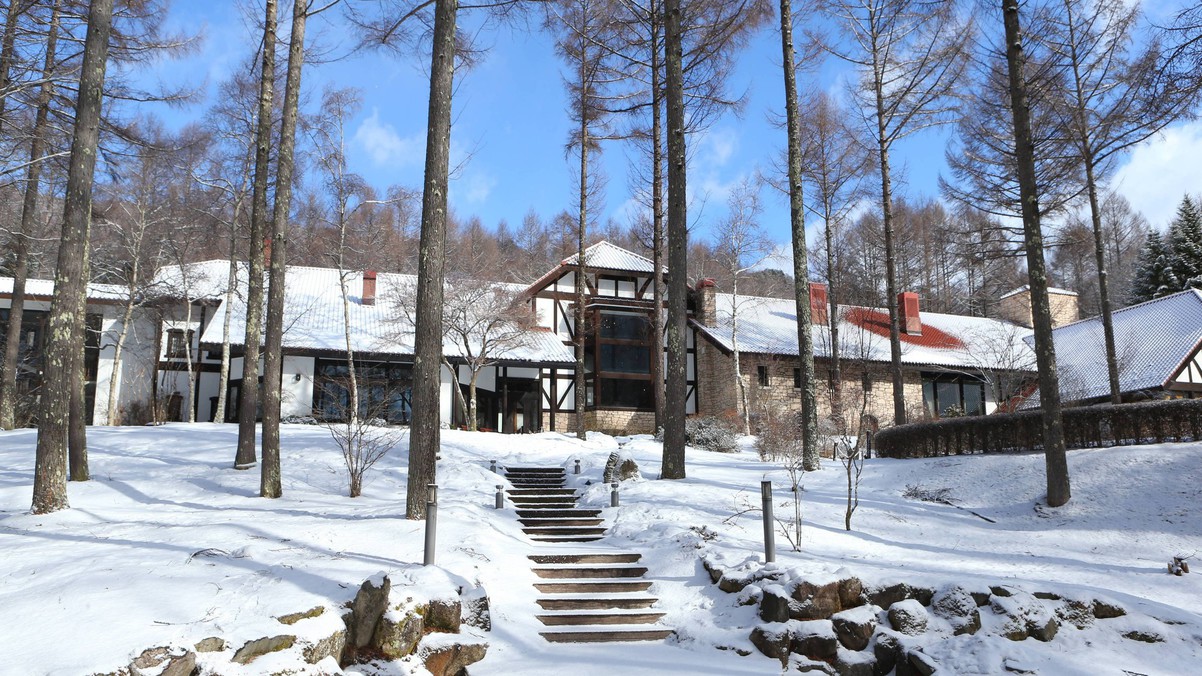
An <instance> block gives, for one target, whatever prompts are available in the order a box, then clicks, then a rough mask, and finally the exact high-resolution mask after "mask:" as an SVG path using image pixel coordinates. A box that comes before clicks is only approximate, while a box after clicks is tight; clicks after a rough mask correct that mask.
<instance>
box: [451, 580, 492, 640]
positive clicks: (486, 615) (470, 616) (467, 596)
mask: <svg viewBox="0 0 1202 676" xmlns="http://www.w3.org/2000/svg"><path fill="white" fill-rule="evenodd" d="M459 598H460V600H461V601H462V602H463V623H464V624H466V625H468V626H469V627H475V628H477V629H482V630H484V631H492V612H491V611H490V610H489V605H488V594H487V593H485V591H484V587H476V588H475V589H471V590H468V591H466V592H464V593H463V594H460V597H459Z"/></svg>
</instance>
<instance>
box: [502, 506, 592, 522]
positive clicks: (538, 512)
mask: <svg viewBox="0 0 1202 676" xmlns="http://www.w3.org/2000/svg"><path fill="white" fill-rule="evenodd" d="M517 514H518V518H519V519H589V518H592V517H595V516H600V515H601V510H599V509H556V508H554V507H537V508H533V509H532V508H519V509H518V510H517Z"/></svg>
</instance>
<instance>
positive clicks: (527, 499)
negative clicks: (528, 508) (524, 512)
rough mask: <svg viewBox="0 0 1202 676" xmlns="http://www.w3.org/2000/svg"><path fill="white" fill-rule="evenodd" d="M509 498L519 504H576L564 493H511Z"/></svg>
mask: <svg viewBox="0 0 1202 676" xmlns="http://www.w3.org/2000/svg"><path fill="white" fill-rule="evenodd" d="M509 498H510V499H511V500H513V501H514V502H515V503H517V504H519V505H546V504H554V505H560V504H567V505H572V506H573V507H574V506H575V505H576V501H575V500H572V499H571V496H564V495H511V496H509Z"/></svg>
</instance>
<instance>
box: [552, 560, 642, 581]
mask: <svg viewBox="0 0 1202 676" xmlns="http://www.w3.org/2000/svg"><path fill="white" fill-rule="evenodd" d="M533 571H534V574H535V575H537V576H539V577H541V578H544V579H556V580H560V579H566V580H584V579H598V578H599V579H617V578H626V577H642V576H643V575H644V574H646V572H647V568H646V566H635V565H614V566H596V565H591V564H584V565H564V566H556V567H554V568H534V569H533Z"/></svg>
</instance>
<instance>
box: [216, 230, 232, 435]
mask: <svg viewBox="0 0 1202 676" xmlns="http://www.w3.org/2000/svg"><path fill="white" fill-rule="evenodd" d="M237 222H238V216H237V210H235V212H234V220H233V221H231V222H230V267H229V272H228V273H226V274H227V277H226V279H227V280H229V281H228V283H227V284H226V287H225V316H224V317H222V319H221V372H220V375H219V376H218V379H217V410H216V411H214V412H213V422H219V423H223V422H225V417H226V416H225V409H226V397H227V396H228V395H227V394H226V393H227V392H228V390H229V389H230V319H231V317H232V316H233V307H234V290H235V289H237V287H238V230H237V225H236V224H237Z"/></svg>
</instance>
